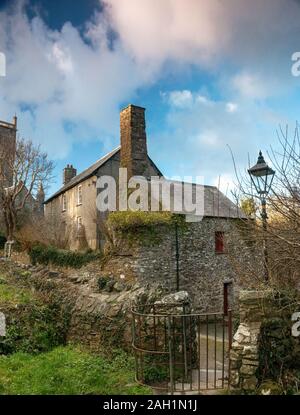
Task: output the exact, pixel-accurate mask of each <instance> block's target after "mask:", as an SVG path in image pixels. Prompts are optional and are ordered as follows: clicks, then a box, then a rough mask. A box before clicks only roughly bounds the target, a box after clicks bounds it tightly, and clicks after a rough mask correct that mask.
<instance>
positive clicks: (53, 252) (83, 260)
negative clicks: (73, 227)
mask: <svg viewBox="0 0 300 415" xmlns="http://www.w3.org/2000/svg"><path fill="white" fill-rule="evenodd" d="M29 256H30V260H31V263H32V264H33V265H36V264H41V265H58V266H61V267H71V268H80V267H82V266H83V265H86V264H87V263H89V262H91V261H94V260H96V259H99V258H100V257H101V254H100V253H98V252H93V251H91V250H88V251H86V252H73V251H67V250H63V249H57V248H55V247H53V246H42V245H36V246H33V247H32V248H31V249H30V250H29Z"/></svg>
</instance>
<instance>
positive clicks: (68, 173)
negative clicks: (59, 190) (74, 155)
mask: <svg viewBox="0 0 300 415" xmlns="http://www.w3.org/2000/svg"><path fill="white" fill-rule="evenodd" d="M76 175H77V170H76V169H74V167H73V166H72V164H67V167H65V168H64V169H63V184H64V185H65V184H67V183H69V181H70V180H72V179H73V177H75V176H76Z"/></svg>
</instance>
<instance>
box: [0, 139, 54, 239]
mask: <svg viewBox="0 0 300 415" xmlns="http://www.w3.org/2000/svg"><path fill="white" fill-rule="evenodd" d="M53 167H54V165H53V162H52V161H50V160H49V159H48V156H47V154H46V153H44V152H42V150H41V148H40V146H39V145H34V144H33V142H32V141H31V140H25V139H20V138H18V139H17V142H16V148H15V151H13V152H12V151H10V152H8V151H6V150H5V149H4V150H2V152H1V154H0V198H1V199H0V200H1V207H2V212H3V219H4V224H5V228H6V236H7V239H8V240H9V241H10V240H13V238H14V234H15V231H16V226H17V220H18V217H19V216H20V214H21V212H22V211H24V209H25V208H26V207H30V205H33V204H34V195H36V194H37V192H38V188H39V186H40V184H41V183H42V184H43V186H44V188H45V187H46V185H47V184H48V183H49V181H50V179H51V175H52V171H53Z"/></svg>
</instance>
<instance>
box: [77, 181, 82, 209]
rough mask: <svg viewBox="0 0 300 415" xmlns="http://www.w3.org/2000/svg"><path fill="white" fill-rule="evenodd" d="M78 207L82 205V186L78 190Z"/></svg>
mask: <svg viewBox="0 0 300 415" xmlns="http://www.w3.org/2000/svg"><path fill="white" fill-rule="evenodd" d="M77 205H82V186H81V185H79V186H78V188H77Z"/></svg>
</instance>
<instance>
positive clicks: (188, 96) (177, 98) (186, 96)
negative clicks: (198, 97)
mask: <svg viewBox="0 0 300 415" xmlns="http://www.w3.org/2000/svg"><path fill="white" fill-rule="evenodd" d="M168 99H169V102H170V104H171V105H173V106H174V107H178V108H187V107H190V106H191V105H192V104H193V100H194V98H193V95H192V93H191V91H188V90H186V89H185V90H183V91H172V92H170V94H169V96H168Z"/></svg>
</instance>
